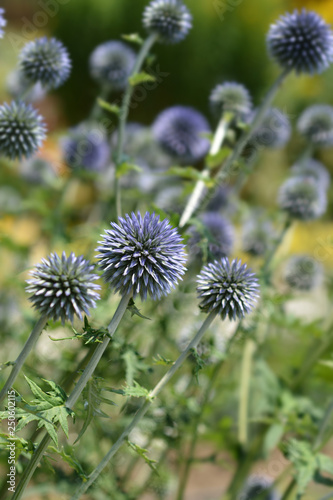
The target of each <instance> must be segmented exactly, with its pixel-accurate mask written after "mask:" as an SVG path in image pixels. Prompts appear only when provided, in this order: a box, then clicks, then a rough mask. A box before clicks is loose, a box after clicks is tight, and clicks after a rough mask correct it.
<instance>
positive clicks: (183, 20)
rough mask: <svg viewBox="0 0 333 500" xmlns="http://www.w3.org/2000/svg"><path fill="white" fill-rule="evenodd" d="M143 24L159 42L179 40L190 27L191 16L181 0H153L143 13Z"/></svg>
mask: <svg viewBox="0 0 333 500" xmlns="http://www.w3.org/2000/svg"><path fill="white" fill-rule="evenodd" d="M143 25H144V27H145V28H146V30H147V31H148V32H149V33H156V34H157V35H158V39H159V41H160V42H161V43H166V44H174V43H178V42H181V41H182V40H183V39H184V38H186V36H187V35H188V32H189V31H190V29H191V28H192V16H191V14H190V11H189V10H188V8H187V7H186V6H185V5H184V4H183V3H182V2H181V0H153V1H152V2H150V4H149V5H148V6H147V7H146V8H145V10H144V13H143Z"/></svg>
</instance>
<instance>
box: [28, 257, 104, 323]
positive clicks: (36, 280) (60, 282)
mask: <svg viewBox="0 0 333 500" xmlns="http://www.w3.org/2000/svg"><path fill="white" fill-rule="evenodd" d="M94 267H95V266H94V265H92V264H91V263H90V262H89V261H88V260H85V259H84V257H83V256H82V255H80V256H79V257H76V256H75V255H74V253H71V254H70V256H69V257H68V258H67V257H66V254H65V252H63V254H62V256H61V257H59V256H58V255H57V254H56V253H53V254H51V255H50V256H49V257H48V258H47V259H42V263H41V264H38V265H37V266H36V268H35V269H34V270H33V271H31V273H30V274H31V276H32V279H29V280H27V283H28V286H27V288H26V291H27V292H28V293H32V296H31V297H30V298H29V300H30V301H31V302H32V303H33V306H34V307H35V308H36V309H37V310H38V311H39V312H40V314H42V315H46V316H48V317H49V318H53V320H54V321H57V320H58V319H59V318H60V319H61V321H62V323H65V321H66V320H70V321H71V322H73V320H74V315H76V316H78V317H79V318H80V319H81V320H82V311H83V312H84V313H85V314H87V315H88V316H89V309H91V308H94V307H96V301H97V300H99V298H100V296H99V293H98V292H97V291H96V290H99V289H100V288H101V287H100V286H99V285H97V284H96V283H94V281H96V280H97V279H98V278H99V276H98V275H97V274H94V273H93V270H94Z"/></svg>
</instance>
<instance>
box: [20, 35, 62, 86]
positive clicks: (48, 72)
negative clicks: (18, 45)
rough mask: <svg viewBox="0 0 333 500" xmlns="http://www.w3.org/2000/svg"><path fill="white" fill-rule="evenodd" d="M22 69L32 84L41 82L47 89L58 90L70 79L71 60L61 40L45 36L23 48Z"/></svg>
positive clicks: (21, 55) (21, 56) (21, 54)
mask: <svg viewBox="0 0 333 500" xmlns="http://www.w3.org/2000/svg"><path fill="white" fill-rule="evenodd" d="M20 68H21V70H22V72H23V74H24V76H25V77H26V79H27V80H29V81H30V82H32V83H37V82H40V83H41V84H42V85H43V87H45V88H46V89H56V88H58V87H60V85H62V84H63V83H64V82H65V81H66V80H67V78H68V77H69V75H70V72H71V60H70V58H69V54H68V51H67V49H66V48H65V47H64V45H63V44H62V43H61V42H60V41H59V40H56V39H55V38H50V39H49V38H47V37H45V36H44V37H42V38H37V39H36V40H33V41H31V42H28V43H27V44H26V45H25V46H24V47H23V49H22V51H21V53H20Z"/></svg>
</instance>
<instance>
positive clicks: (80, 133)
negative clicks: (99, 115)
mask: <svg viewBox="0 0 333 500" xmlns="http://www.w3.org/2000/svg"><path fill="white" fill-rule="evenodd" d="M61 147H62V151H63V156H64V160H65V162H66V163H67V165H68V166H69V167H70V168H73V169H75V168H81V169H85V170H92V171H101V170H103V169H104V168H105V167H107V165H108V161H109V159H110V146H109V143H108V138H107V134H106V131H105V129H104V128H103V127H102V126H101V125H99V124H97V123H96V124H89V123H82V124H80V125H78V126H77V127H75V128H73V129H71V130H70V131H69V134H68V136H67V137H65V138H63V139H62V141H61Z"/></svg>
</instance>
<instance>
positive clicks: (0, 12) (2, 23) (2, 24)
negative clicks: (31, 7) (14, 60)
mask: <svg viewBox="0 0 333 500" xmlns="http://www.w3.org/2000/svg"><path fill="white" fill-rule="evenodd" d="M4 13H5V11H4V9H2V8H1V7H0V38H3V35H4V30H3V29H2V28H4V27H5V26H6V24H7V21H6V19H5V18H4V17H3V15H4Z"/></svg>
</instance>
